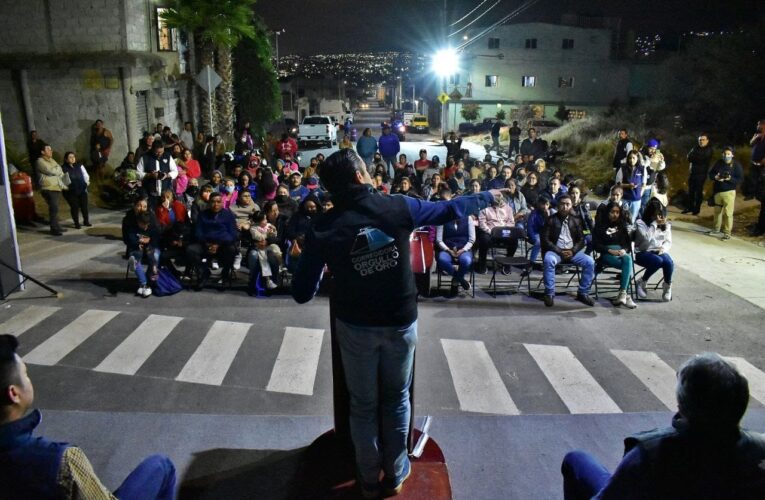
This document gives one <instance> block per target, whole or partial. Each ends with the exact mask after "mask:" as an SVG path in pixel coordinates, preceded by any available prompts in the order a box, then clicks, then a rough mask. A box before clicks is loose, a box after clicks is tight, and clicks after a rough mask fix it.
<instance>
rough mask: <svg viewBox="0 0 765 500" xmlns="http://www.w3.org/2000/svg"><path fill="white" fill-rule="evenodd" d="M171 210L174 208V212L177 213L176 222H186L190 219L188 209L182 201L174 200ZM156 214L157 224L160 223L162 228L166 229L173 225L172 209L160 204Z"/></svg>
mask: <svg viewBox="0 0 765 500" xmlns="http://www.w3.org/2000/svg"><path fill="white" fill-rule="evenodd" d="M170 208H172V209H173V212H174V213H175V222H186V220H187V219H188V218H189V217H188V213H187V212H186V207H185V206H184V205H183V203H181V202H180V201H178V200H173V203H172V204H171V205H170ZM155 213H156V216H157V222H159V225H160V227H162V228H163V229H164V228H167V227H170V226H171V225H172V223H171V222H170V209H168V208H165V206H164V205H162V204H160V205H159V206H158V207H157V209H156V211H155Z"/></svg>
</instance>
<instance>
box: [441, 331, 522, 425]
mask: <svg viewBox="0 0 765 500" xmlns="http://www.w3.org/2000/svg"><path fill="white" fill-rule="evenodd" d="M441 345H442V346H443V349H444V354H445V355H446V361H447V363H448V364H449V371H450V372H451V374H452V380H453V381H454V389H455V390H456V391H457V399H459V402H460V409H461V410H463V411H472V412H478V413H498V414H502V415H518V414H519V413H520V411H519V410H518V407H517V406H515V403H514V402H513V400H512V398H511V397H510V394H509V393H508V392H507V388H506V387H505V384H504V383H503V382H502V377H500V375H499V372H498V371H497V368H496V367H495V366H494V363H493V362H492V360H491V356H489V352H488V351H487V350H486V345H485V344H484V343H483V342H480V341H475V340H450V339H441Z"/></svg>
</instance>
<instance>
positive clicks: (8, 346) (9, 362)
mask: <svg viewBox="0 0 765 500" xmlns="http://www.w3.org/2000/svg"><path fill="white" fill-rule="evenodd" d="M18 347H19V340H18V339H17V338H16V337H14V336H13V335H8V334H4V335H0V388H2V396H0V406H6V405H9V404H11V401H10V400H9V399H7V398H8V396H7V391H6V389H7V388H8V386H9V385H21V372H20V371H19V364H18V362H17V361H16V349H17V348H18Z"/></svg>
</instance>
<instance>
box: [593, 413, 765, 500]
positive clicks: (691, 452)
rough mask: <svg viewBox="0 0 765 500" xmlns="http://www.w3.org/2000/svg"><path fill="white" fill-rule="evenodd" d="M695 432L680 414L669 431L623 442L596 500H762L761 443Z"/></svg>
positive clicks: (753, 437)
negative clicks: (620, 454) (617, 461)
mask: <svg viewBox="0 0 765 500" xmlns="http://www.w3.org/2000/svg"><path fill="white" fill-rule="evenodd" d="M726 431H727V432H721V430H719V429H718V430H717V434H711V433H706V432H698V431H694V430H693V429H692V427H689V426H688V424H687V421H685V420H683V418H682V417H681V416H680V415H676V416H675V418H674V419H673V420H672V427H669V428H666V429H654V430H651V431H646V432H641V433H639V434H635V435H634V436H630V437H628V438H627V439H625V440H624V450H625V454H624V458H623V459H622V461H621V463H620V464H619V466H618V467H617V468H616V470H615V471H614V474H613V476H611V478H610V479H609V481H608V483H607V484H606V486H605V487H604V488H603V489H602V490H601V491H600V492H599V493H598V494H597V495H596V496H595V497H593V498H594V499H597V500H610V499H619V500H637V499H641V500H642V499H645V500H648V499H651V500H654V499H670V498H671V499H673V500H686V499H688V500H690V499H700V498H703V499H705V500H706V499H709V500H723V499H733V498H735V499H736V500H755V499H758V500H759V499H762V498H765V470H763V468H762V465H761V464H762V463H765V462H763V461H764V460H765V439H763V436H762V435H761V434H758V433H754V432H749V431H746V430H739V429H738V428H734V429H728V430H726Z"/></svg>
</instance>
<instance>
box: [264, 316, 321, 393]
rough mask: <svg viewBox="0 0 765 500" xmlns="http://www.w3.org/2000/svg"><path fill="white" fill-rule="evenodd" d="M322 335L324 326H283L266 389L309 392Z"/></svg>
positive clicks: (314, 376)
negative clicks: (318, 328)
mask: <svg viewBox="0 0 765 500" xmlns="http://www.w3.org/2000/svg"><path fill="white" fill-rule="evenodd" d="M323 338H324V330H316V329H313V328H295V327H292V326H288V327H287V328H285V329H284V339H283V340H282V346H281V348H280V349H279V354H278V356H277V357H276V363H275V364H274V368H273V370H272V371H271V379H270V380H269V381H268V386H266V390H267V391H272V392H285V393H289V394H302V395H305V396H312V395H313V385H314V382H315V380H316V371H317V369H318V366H319V354H320V353H321V344H322V339H323Z"/></svg>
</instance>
